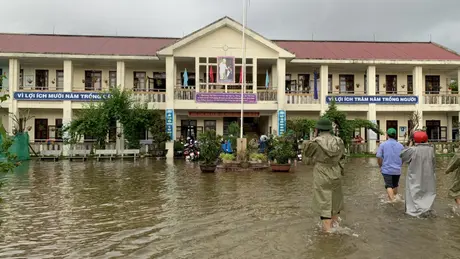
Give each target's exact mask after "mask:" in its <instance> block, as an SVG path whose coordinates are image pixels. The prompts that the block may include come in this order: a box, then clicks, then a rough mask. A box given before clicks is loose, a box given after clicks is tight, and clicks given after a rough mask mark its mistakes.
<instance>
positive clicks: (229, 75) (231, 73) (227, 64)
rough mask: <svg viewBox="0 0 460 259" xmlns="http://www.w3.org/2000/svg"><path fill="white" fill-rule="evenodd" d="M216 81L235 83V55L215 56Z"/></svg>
mask: <svg viewBox="0 0 460 259" xmlns="http://www.w3.org/2000/svg"><path fill="white" fill-rule="evenodd" d="M217 83H219V84H233V83H235V57H217Z"/></svg>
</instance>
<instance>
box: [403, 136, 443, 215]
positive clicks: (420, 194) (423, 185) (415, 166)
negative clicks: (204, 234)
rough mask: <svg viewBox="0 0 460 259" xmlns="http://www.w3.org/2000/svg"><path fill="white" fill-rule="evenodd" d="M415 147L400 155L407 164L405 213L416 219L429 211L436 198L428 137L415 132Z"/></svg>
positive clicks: (433, 164)
mask: <svg viewBox="0 0 460 259" xmlns="http://www.w3.org/2000/svg"><path fill="white" fill-rule="evenodd" d="M413 140H414V142H415V146H413V147H409V148H407V149H405V150H404V151H403V152H402V153H401V158H402V162H403V163H408V164H409V169H408V170H407V176H406V198H405V199H406V213H407V214H409V215H411V216H414V217H418V216H423V215H426V214H425V213H427V212H429V211H430V210H431V207H432V206H433V203H434V199H435V198H436V174H435V171H434V168H435V165H436V156H435V154H434V149H433V147H432V146H431V145H430V144H428V135H427V134H426V133H425V132H423V131H416V132H415V133H414V137H413Z"/></svg>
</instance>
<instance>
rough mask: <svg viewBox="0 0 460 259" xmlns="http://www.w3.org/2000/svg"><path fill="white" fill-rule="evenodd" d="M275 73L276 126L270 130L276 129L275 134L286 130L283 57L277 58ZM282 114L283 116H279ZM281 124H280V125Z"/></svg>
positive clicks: (284, 65)
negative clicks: (276, 86) (276, 85)
mask: <svg viewBox="0 0 460 259" xmlns="http://www.w3.org/2000/svg"><path fill="white" fill-rule="evenodd" d="M276 74H277V79H278V81H277V82H278V88H277V95H278V111H277V113H276V118H277V119H276V120H275V123H276V125H277V127H273V128H272V130H273V129H274V130H276V131H277V135H281V134H283V133H284V132H283V131H285V130H286V111H285V110H284V106H285V104H286V100H285V98H286V60H285V59H280V58H279V59H278V60H277V62H276ZM280 114H281V116H283V114H284V118H281V116H280ZM280 124H281V125H280Z"/></svg>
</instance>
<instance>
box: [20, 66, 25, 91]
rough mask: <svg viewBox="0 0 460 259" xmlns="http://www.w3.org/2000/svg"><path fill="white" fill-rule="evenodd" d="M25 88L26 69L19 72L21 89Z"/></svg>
mask: <svg viewBox="0 0 460 259" xmlns="http://www.w3.org/2000/svg"><path fill="white" fill-rule="evenodd" d="M23 88H24V69H20V70H19V89H23Z"/></svg>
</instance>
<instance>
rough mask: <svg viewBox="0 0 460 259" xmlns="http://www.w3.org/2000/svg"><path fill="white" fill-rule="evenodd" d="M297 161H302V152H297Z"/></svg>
mask: <svg viewBox="0 0 460 259" xmlns="http://www.w3.org/2000/svg"><path fill="white" fill-rule="evenodd" d="M297 161H302V150H300V149H299V150H298V151H297Z"/></svg>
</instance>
